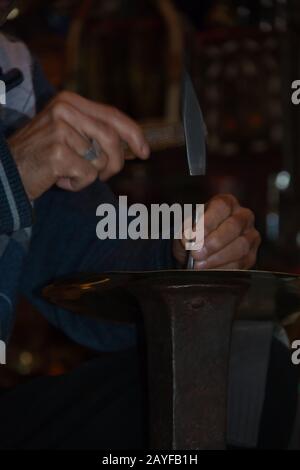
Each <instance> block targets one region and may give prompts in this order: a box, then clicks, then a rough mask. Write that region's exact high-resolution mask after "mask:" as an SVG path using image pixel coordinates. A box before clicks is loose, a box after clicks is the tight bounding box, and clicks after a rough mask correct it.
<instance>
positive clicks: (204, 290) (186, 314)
mask: <svg viewBox="0 0 300 470" xmlns="http://www.w3.org/2000/svg"><path fill="white" fill-rule="evenodd" d="M44 296H45V297H46V298H47V299H48V300H49V301H50V302H52V303H55V304H56V305H59V306H60V307H63V308H65V309H68V310H70V311H73V312H76V313H80V314H83V315H89V316H91V317H95V318H98V319H99V320H101V319H106V320H107V319H109V320H111V321H118V322H124V321H125V322H128V321H134V319H135V318H136V315H138V316H139V315H140V314H141V313H142V315H143V319H144V325H145V333H146V337H147V357H148V373H149V401H150V403H149V407H150V447H151V448H152V449H176V450H180V449H223V448H225V446H226V428H227V390H228V365H229V357H230V343H231V330H232V324H233V321H234V320H235V319H239V320H240V321H243V320H246V321H247V322H249V321H250V322H253V323H254V322H266V321H268V322H278V323H280V321H281V320H282V319H283V318H285V317H287V316H288V315H292V314H293V313H294V312H296V311H299V307H300V281H299V278H298V277H296V276H290V275H279V274H274V273H264V272H255V271H253V272H251V271H248V272H246V271H202V272H199V271H198V272H196V271H157V272H144V273H108V274H101V275H95V276H81V277H80V278H79V279H77V280H67V281H57V282H56V283H54V284H52V285H50V286H48V287H47V288H45V289H44ZM137 303H138V304H139V306H140V308H138V309H137V308H136V307H137Z"/></svg>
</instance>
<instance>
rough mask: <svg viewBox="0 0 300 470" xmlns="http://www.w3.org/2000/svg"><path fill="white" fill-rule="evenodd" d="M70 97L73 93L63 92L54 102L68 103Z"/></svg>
mask: <svg viewBox="0 0 300 470" xmlns="http://www.w3.org/2000/svg"><path fill="white" fill-rule="evenodd" d="M72 95H73V93H72V92H71V91H68V90H63V91H61V92H60V93H59V94H58V95H57V97H56V101H58V102H64V101H68V100H69V99H70V98H72Z"/></svg>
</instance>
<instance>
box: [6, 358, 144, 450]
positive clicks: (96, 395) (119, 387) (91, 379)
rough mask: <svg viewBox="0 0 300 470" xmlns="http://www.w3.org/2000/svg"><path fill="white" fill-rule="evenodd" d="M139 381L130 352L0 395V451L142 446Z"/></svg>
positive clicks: (84, 365)
mask: <svg viewBox="0 0 300 470" xmlns="http://www.w3.org/2000/svg"><path fill="white" fill-rule="evenodd" d="M141 377H142V375H141V370H140V365H139V360H138V354H137V353H136V352H135V351H134V350H132V351H126V352H122V353H111V354H107V355H103V356H101V357H99V358H97V359H94V360H91V361H89V362H87V363H85V364H83V365H82V366H80V367H78V368H77V369H76V370H75V371H73V372H72V373H70V374H67V375H63V376H58V377H41V378H38V379H35V380H32V381H30V382H28V383H26V384H24V385H20V386H18V387H15V388H14V389H13V390H9V391H5V392H2V393H1V394H0V449H2V450H3V449H96V450H98V449H106V450H107V449H138V448H145V447H146V442H145V441H146V427H147V426H146V419H145V417H144V413H143V410H144V409H145V406H144V397H143V392H142V390H143V389H144V387H143V380H142V379H141Z"/></svg>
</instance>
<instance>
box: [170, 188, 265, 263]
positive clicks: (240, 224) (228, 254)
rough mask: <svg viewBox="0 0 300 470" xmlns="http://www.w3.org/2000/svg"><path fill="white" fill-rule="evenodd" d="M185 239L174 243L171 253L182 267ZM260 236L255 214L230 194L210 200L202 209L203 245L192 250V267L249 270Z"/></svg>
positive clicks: (254, 257)
mask: <svg viewBox="0 0 300 470" xmlns="http://www.w3.org/2000/svg"><path fill="white" fill-rule="evenodd" d="M185 243H186V240H185V239H184V238H183V239H182V240H175V241H174V247H173V253H174V256H175V258H176V260H177V261H178V262H179V264H180V265H181V266H182V267H184V266H185V265H186V263H187V258H188V255H189V253H190V252H189V251H186V249H185ZM260 243H261V237H260V235H259V233H258V231H257V230H256V229H255V226H254V214H253V212H252V211H251V210H249V209H245V208H243V207H241V206H240V204H239V203H238V201H237V200H236V198H235V197H234V196H232V195H229V194H224V195H218V196H216V197H214V198H212V199H211V200H210V201H209V202H208V204H207V205H206V208H205V214H204V245H203V248H202V249H201V250H200V251H192V252H191V253H192V256H193V258H194V268H195V269H197V270H200V269H250V268H251V267H252V266H253V265H254V264H255V262H256V257H257V250H258V248H259V245H260Z"/></svg>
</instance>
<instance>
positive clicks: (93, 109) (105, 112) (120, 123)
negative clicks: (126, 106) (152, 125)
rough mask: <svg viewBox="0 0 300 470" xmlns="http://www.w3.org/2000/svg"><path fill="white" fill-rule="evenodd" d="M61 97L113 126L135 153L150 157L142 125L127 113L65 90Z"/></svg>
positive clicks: (81, 110) (83, 111) (78, 108)
mask: <svg viewBox="0 0 300 470" xmlns="http://www.w3.org/2000/svg"><path fill="white" fill-rule="evenodd" d="M61 99H62V100H63V101H65V102H66V103H69V104H70V105H72V106H73V107H75V108H77V110H79V111H80V112H82V113H84V114H85V115H87V116H89V117H92V118H93V119H96V120H100V121H102V122H103V123H105V124H107V125H108V126H110V127H112V128H113V129H114V131H115V132H116V133H117V134H118V135H119V136H120V138H121V139H122V140H123V141H124V142H126V143H127V144H128V146H129V148H130V149H131V150H132V152H133V153H134V154H135V155H137V156H139V157H140V158H142V159H147V158H148V157H149V154H150V149H149V145H148V143H147V141H146V139H145V136H144V134H143V132H142V129H141V127H140V126H139V125H138V124H137V123H136V122H135V121H133V120H132V119H131V118H129V117H128V116H126V114H124V113H122V112H121V111H119V110H118V109H116V108H114V107H111V106H107V105H103V104H100V103H95V102H92V101H90V100H87V99H86V98H83V97H82V96H79V95H77V94H75V93H69V92H65V93H64V94H61Z"/></svg>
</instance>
